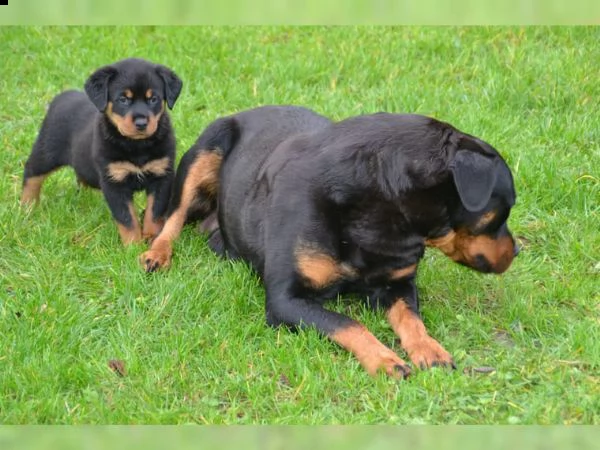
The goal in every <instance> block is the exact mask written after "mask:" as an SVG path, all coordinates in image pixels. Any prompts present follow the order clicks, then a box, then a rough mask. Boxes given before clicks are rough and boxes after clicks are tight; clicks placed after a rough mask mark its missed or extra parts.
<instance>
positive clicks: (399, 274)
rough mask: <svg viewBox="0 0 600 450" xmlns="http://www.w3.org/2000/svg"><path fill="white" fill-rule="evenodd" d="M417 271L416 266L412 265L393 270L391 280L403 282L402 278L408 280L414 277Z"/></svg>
mask: <svg viewBox="0 0 600 450" xmlns="http://www.w3.org/2000/svg"><path fill="white" fill-rule="evenodd" d="M416 270H417V265H416V264H412V265H410V266H408V267H403V268H402V269H396V270H392V271H391V273H390V279H392V280H401V279H402V278H406V277H408V276H410V275H413V274H414V273H415V271H416Z"/></svg>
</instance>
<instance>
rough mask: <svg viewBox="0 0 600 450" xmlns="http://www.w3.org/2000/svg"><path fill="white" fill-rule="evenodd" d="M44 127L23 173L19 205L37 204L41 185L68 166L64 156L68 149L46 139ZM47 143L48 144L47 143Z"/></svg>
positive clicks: (66, 158)
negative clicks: (50, 176) (56, 171)
mask: <svg viewBox="0 0 600 450" xmlns="http://www.w3.org/2000/svg"><path fill="white" fill-rule="evenodd" d="M46 134H47V133H45V126H42V129H41V131H40V135H39V136H38V138H37V140H36V142H35V144H34V145H33V149H32V151H31V154H30V155H29V158H28V159H27V162H26V163H25V170H24V172H23V190H22V192H21V203H22V204H29V203H34V202H37V201H38V200H39V198H40V191H41V189H42V184H43V183H44V180H45V179H46V177H48V176H49V175H50V174H51V173H52V172H54V171H55V170H57V169H59V168H60V167H63V166H66V165H67V164H68V157H67V155H66V153H67V151H68V149H67V148H66V147H65V148H63V146H62V145H60V143H59V142H55V141H54V140H49V139H46V138H47V136H46ZM47 141H49V142H47Z"/></svg>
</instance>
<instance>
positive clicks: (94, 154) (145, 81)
mask: <svg viewBox="0 0 600 450" xmlns="http://www.w3.org/2000/svg"><path fill="white" fill-rule="evenodd" d="M181 88H182V82H181V80H180V79H179V77H178V76H177V75H176V74H175V73H174V72H173V71H172V70H171V69H168V68H167V67H165V66H162V65H158V64H153V63H150V62H148V61H145V60H142V59H133V58H132V59H125V60H122V61H119V62H116V63H114V64H111V65H108V66H105V67H102V68H100V69H98V70H97V71H96V72H94V73H93V74H92V75H91V76H90V77H89V78H88V79H87V81H86V83H85V93H83V92H80V91H66V92H63V93H61V94H59V95H58V96H57V97H55V98H54V100H53V101H52V103H51V104H50V107H49V108H48V112H47V114H46V117H45V118H44V121H43V123H42V127H41V129H40V132H39V135H38V137H37V140H36V142H35V144H34V146H33V149H32V152H31V155H30V156H29V159H28V160H27V162H26V164H25V171H24V177H23V193H22V196H21V199H22V202H24V203H29V202H33V201H37V200H38V199H39V193H40V189H41V186H42V183H43V181H44V179H45V178H46V177H47V176H48V175H49V174H50V173H51V172H52V171H54V170H56V169H58V168H60V167H63V166H67V165H68V166H72V167H73V169H74V170H75V173H76V176H77V180H78V182H79V183H80V184H83V185H87V186H91V187H94V188H98V189H101V190H102V192H103V194H104V197H105V199H106V201H107V203H108V206H109V208H110V210H111V213H112V215H113V217H114V219H115V221H116V222H117V225H118V228H119V233H120V236H121V239H122V241H123V243H125V244H128V243H131V242H135V241H139V240H141V239H142V237H145V238H152V237H154V236H155V235H156V234H158V232H159V231H160V228H161V227H162V224H163V222H164V216H165V213H166V211H167V207H168V202H169V197H170V193H171V187H172V183H173V178H174V160H175V135H174V131H173V129H172V126H171V123H170V119H169V115H168V113H167V112H166V110H165V103H166V104H167V105H168V107H169V108H172V107H173V105H174V104H175V101H176V100H177V98H178V96H179V93H180V92H181ZM140 190H145V191H146V194H147V198H148V202H147V208H146V214H145V217H144V223H143V229H142V228H141V227H140V225H139V223H138V220H137V218H136V214H135V211H134V209H133V203H132V201H133V194H134V192H136V191H140Z"/></svg>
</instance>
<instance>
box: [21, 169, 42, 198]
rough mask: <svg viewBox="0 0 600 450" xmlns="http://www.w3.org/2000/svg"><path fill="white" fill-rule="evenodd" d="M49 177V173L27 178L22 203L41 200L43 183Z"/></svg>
mask: <svg viewBox="0 0 600 450" xmlns="http://www.w3.org/2000/svg"><path fill="white" fill-rule="evenodd" d="M47 177H48V174H46V175H38V176H37V177H29V178H27V180H26V181H25V183H24V185H23V192H22V193H21V204H23V205H26V204H30V203H34V202H38V201H39V200H40V191H41V189H42V184H43V183H44V180H45V179H46V178H47Z"/></svg>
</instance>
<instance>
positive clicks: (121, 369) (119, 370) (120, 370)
mask: <svg viewBox="0 0 600 450" xmlns="http://www.w3.org/2000/svg"><path fill="white" fill-rule="evenodd" d="M108 367H110V369H111V370H112V371H113V372H114V373H116V374H117V375H119V376H120V377H124V376H126V375H127V370H126V369H125V363H124V362H123V361H121V360H120V359H111V360H110V361H108Z"/></svg>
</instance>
